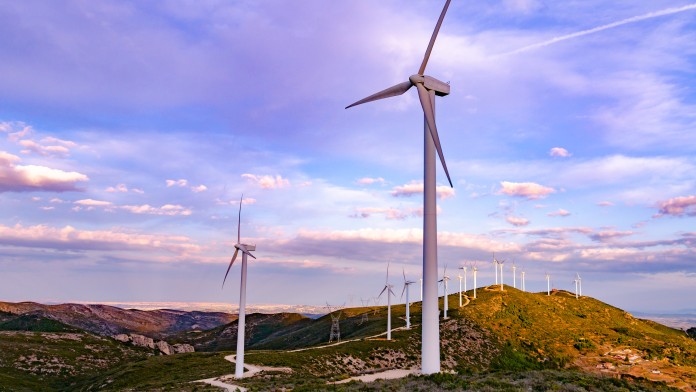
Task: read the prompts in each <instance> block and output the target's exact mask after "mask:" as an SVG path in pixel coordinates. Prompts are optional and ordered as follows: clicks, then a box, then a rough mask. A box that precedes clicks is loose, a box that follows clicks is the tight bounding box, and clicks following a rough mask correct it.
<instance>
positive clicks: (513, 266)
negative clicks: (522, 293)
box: [512, 260, 517, 289]
mask: <svg viewBox="0 0 696 392" xmlns="http://www.w3.org/2000/svg"><path fill="white" fill-rule="evenodd" d="M516 271H517V266H516V265H515V260H512V287H513V288H515V289H516V288H517V272H516Z"/></svg>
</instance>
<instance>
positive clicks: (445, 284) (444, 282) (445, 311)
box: [438, 265, 450, 320]
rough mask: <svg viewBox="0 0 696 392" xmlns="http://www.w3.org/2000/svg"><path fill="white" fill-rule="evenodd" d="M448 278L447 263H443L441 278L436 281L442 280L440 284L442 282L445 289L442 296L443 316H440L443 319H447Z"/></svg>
mask: <svg viewBox="0 0 696 392" xmlns="http://www.w3.org/2000/svg"><path fill="white" fill-rule="evenodd" d="M449 280H450V277H449V276H447V265H445V268H444V270H443V271H442V279H440V280H439V281H438V282H442V284H443V286H444V289H445V296H444V297H443V302H444V305H443V308H444V312H443V317H442V318H443V319H445V320H447V305H448V302H449V301H447V282H449Z"/></svg>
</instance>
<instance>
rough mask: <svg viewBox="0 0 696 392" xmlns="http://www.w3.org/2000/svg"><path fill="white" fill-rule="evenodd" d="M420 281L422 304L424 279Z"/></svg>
mask: <svg viewBox="0 0 696 392" xmlns="http://www.w3.org/2000/svg"><path fill="white" fill-rule="evenodd" d="M418 280H420V294H421V296H420V297H421V302H423V278H420V279H418Z"/></svg>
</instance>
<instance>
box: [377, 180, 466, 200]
mask: <svg viewBox="0 0 696 392" xmlns="http://www.w3.org/2000/svg"><path fill="white" fill-rule="evenodd" d="M422 193H423V183H418V182H415V181H414V182H411V183H408V184H406V185H400V186H395V187H394V189H393V190H392V192H391V195H392V196H394V197H411V196H413V195H418V194H422ZM435 193H436V194H437V197H438V198H439V199H447V198H450V197H454V195H455V192H454V188H451V187H448V186H444V185H440V186H437V187H435Z"/></svg>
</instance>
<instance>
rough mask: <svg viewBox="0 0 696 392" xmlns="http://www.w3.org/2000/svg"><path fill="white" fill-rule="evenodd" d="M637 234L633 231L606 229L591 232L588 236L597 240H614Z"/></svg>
mask: <svg viewBox="0 0 696 392" xmlns="http://www.w3.org/2000/svg"><path fill="white" fill-rule="evenodd" d="M633 234H635V232H633V231H616V230H605V231H600V232H598V233H594V234H590V235H589V236H588V237H590V239H592V240H593V241H597V242H612V241H614V240H616V239H618V238H624V237H628V236H631V235H633Z"/></svg>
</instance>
